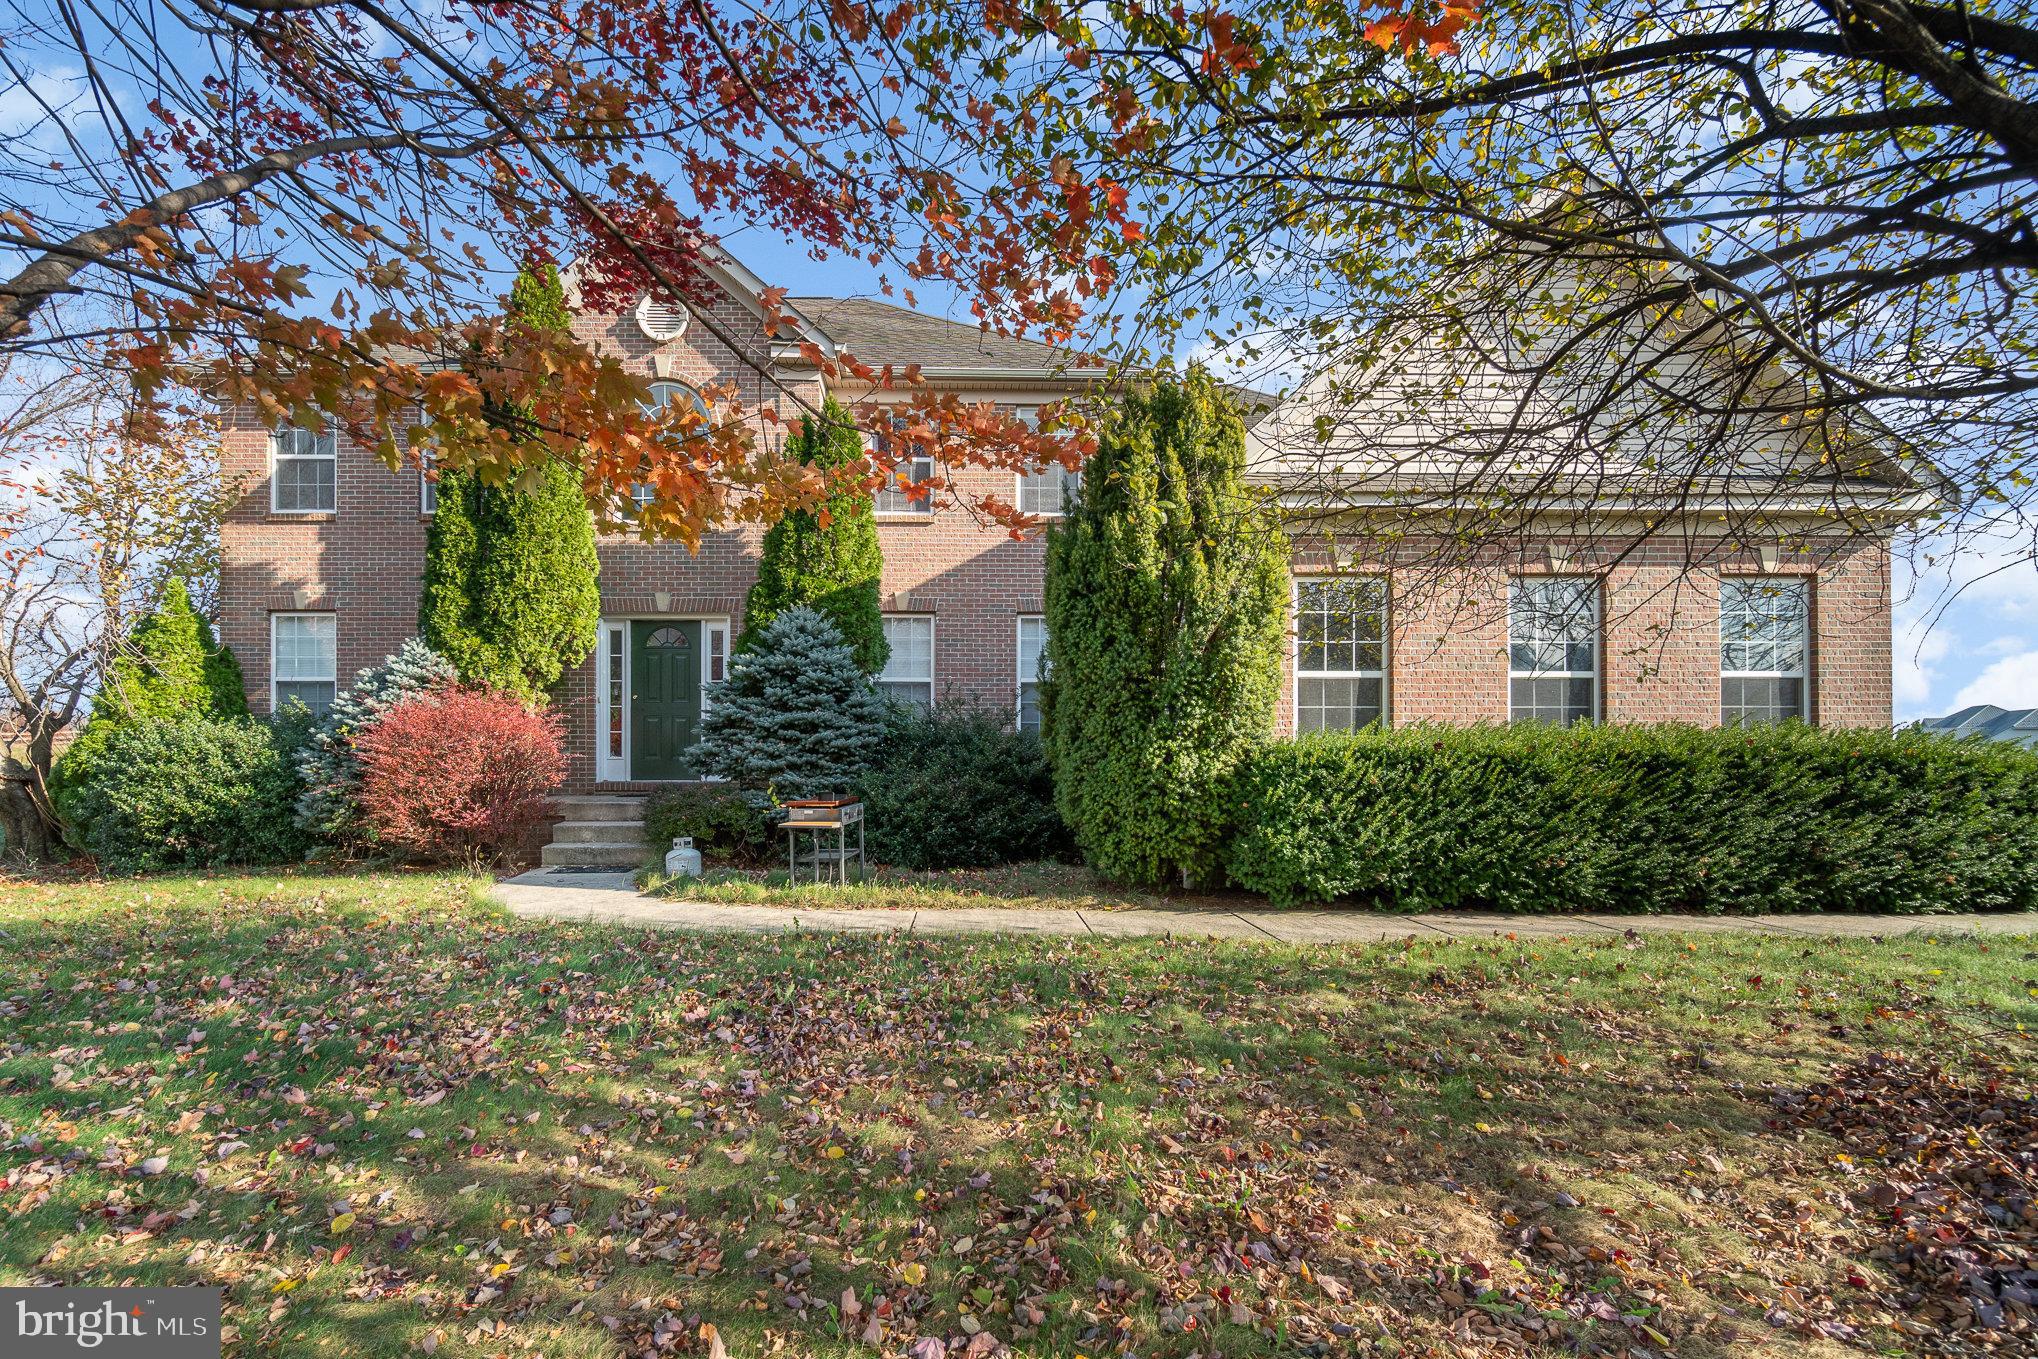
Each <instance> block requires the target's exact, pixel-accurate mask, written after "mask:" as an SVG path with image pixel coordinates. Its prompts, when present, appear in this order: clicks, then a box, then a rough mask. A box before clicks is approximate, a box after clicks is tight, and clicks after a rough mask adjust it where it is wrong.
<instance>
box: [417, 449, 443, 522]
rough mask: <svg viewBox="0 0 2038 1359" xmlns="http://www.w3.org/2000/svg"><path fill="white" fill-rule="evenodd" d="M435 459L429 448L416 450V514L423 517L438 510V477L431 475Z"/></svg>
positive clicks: (427, 516) (427, 517) (428, 516)
mask: <svg viewBox="0 0 2038 1359" xmlns="http://www.w3.org/2000/svg"><path fill="white" fill-rule="evenodd" d="M436 461H437V459H435V458H433V457H432V450H431V449H429V448H420V449H419V450H418V516H419V517H420V518H424V519H429V518H431V517H432V516H433V515H435V514H437V513H438V512H439V479H438V478H437V477H435V476H433V475H432V465H433V463H434V462H436Z"/></svg>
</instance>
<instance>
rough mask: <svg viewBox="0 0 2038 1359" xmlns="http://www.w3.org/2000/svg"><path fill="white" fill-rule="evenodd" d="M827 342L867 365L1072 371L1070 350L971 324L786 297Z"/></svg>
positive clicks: (863, 304) (872, 303)
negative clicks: (914, 364) (832, 343)
mask: <svg viewBox="0 0 2038 1359" xmlns="http://www.w3.org/2000/svg"><path fill="white" fill-rule="evenodd" d="M786 301H788V302H790V303H792V305H793V306H795V307H797V308H799V310H800V313H801V314H802V315H803V316H805V317H807V318H808V319H809V320H811V321H813V322H814V324H815V325H818V326H819V327H820V328H821V329H822V330H824V331H826V332H827V334H828V338H829V339H831V340H833V341H834V342H835V343H836V344H838V345H840V346H841V347H842V348H844V349H847V350H848V351H849V352H850V353H852V354H854V355H855V356H856V357H857V358H859V359H861V360H863V361H864V362H865V363H874V364H885V363H889V364H896V365H900V366H904V365H905V364H909V363H917V364H919V365H920V366H921V367H922V368H1027V369H1052V368H1061V367H1065V366H1073V363H1074V359H1075V357H1076V355H1075V352H1074V351H1073V350H1068V349H1056V348H1055V347H1053V346H1052V345H1045V344H1042V343H1040V342H1039V341H1038V340H1019V339H1014V338H1012V337H1011V336H1009V335H999V334H997V333H995V332H993V331H986V330H982V329H980V328H979V327H978V326H977V324H976V323H975V322H974V321H950V320H947V319H945V318H943V317H939V316H927V315H924V314H923V313H920V312H917V311H909V310H907V309H906V308H904V307H900V306H894V305H893V304H892V303H889V302H879V301H877V300H875V299H872V298H867V297H789V298H787V299H786Z"/></svg>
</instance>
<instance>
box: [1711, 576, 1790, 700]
mask: <svg viewBox="0 0 2038 1359" xmlns="http://www.w3.org/2000/svg"><path fill="white" fill-rule="evenodd" d="M1809 596H1810V590H1809V588H1808V587H1807V585H1806V583H1805V582H1804V581H1803V580H1800V579H1795V578H1791V577H1786V576H1729V577H1727V578H1726V579H1724V580H1722V581H1721V582H1720V721H1721V722H1722V723H1724V724H1725V725H1727V726H1730V727H1736V726H1742V725H1745V724H1747V723H1751V722H1781V721H1784V720H1785V719H1787V718H1792V717H1804V716H1806V710H1805V672H1806V661H1807V659H1808V654H1809V652H1810V650H1811V646H1810V642H1811V637H1810V633H1811V626H1810V610H1809V608H1808V605H1809V602H1810V600H1809Z"/></svg>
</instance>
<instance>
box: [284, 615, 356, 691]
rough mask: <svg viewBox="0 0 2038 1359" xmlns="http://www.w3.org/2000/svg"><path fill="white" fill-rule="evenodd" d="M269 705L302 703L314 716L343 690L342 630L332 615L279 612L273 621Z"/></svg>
mask: <svg viewBox="0 0 2038 1359" xmlns="http://www.w3.org/2000/svg"><path fill="white" fill-rule="evenodd" d="M269 629H270V631H269V706H270V708H271V709H272V710H273V711H276V712H282V711H283V710H284V709H286V708H288V707H289V706H290V705H291V704H292V703H301V704H303V705H304V706H305V707H307V708H309V709H311V711H312V712H314V713H322V712H324V711H325V710H326V709H327V708H330V707H332V706H333V698H334V695H335V694H336V693H337V692H338V690H339V658H338V647H337V642H338V628H337V626H336V624H335V621H334V618H333V616H332V615H331V614H329V613H279V614H276V615H274V616H273V617H272V618H271V619H270V622H269Z"/></svg>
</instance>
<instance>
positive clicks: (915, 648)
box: [877, 614, 934, 708]
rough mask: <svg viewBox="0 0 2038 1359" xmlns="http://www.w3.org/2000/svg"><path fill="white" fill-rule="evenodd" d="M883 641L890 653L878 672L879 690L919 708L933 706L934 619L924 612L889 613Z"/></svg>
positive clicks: (896, 700) (890, 697)
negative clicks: (890, 650)
mask: <svg viewBox="0 0 2038 1359" xmlns="http://www.w3.org/2000/svg"><path fill="white" fill-rule="evenodd" d="M884 625H885V645H887V646H889V647H890V648H891V649H892V654H891V655H890V656H889V657H887V658H886V660H885V668H884V669H883V670H882V671H880V672H879V673H878V677H877V687H878V692H879V693H881V694H883V695H884V696H885V697H887V698H889V699H892V700H893V701H895V702H899V703H909V704H912V705H913V706H914V707H918V708H931V707H933V706H934V620H933V619H932V618H929V617H927V616H926V615H925V614H888V615H886V617H885V620H884Z"/></svg>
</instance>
